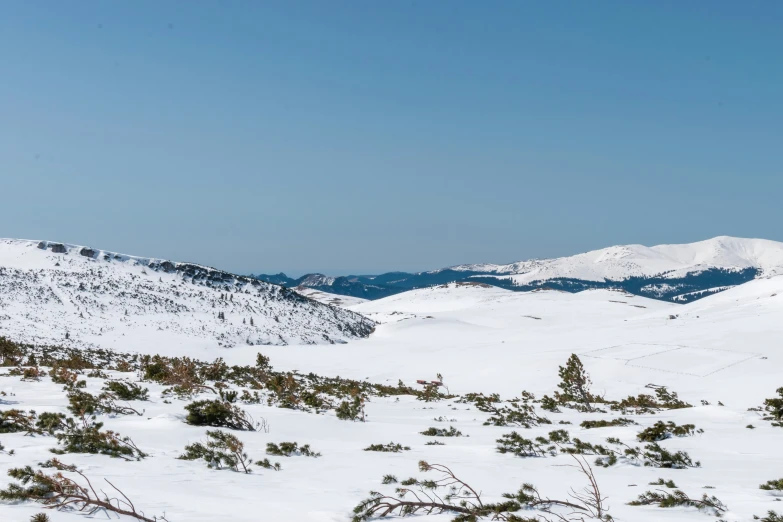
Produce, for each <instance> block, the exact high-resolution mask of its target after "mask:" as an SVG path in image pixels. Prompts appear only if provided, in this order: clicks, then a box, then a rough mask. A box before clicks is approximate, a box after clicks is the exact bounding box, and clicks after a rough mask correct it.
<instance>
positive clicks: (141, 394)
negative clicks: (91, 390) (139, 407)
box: [103, 381, 149, 401]
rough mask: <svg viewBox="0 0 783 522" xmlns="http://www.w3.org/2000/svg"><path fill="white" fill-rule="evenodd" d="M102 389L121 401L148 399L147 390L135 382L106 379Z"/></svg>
mask: <svg viewBox="0 0 783 522" xmlns="http://www.w3.org/2000/svg"><path fill="white" fill-rule="evenodd" d="M103 389H104V391H106V392H109V393H111V394H112V395H114V396H115V397H116V398H117V399H119V400H122V401H146V400H149V390H147V388H142V387H141V386H139V385H138V384H136V383H135V382H126V381H107V382H106V383H105V384H104V385H103Z"/></svg>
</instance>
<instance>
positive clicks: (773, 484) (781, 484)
mask: <svg viewBox="0 0 783 522" xmlns="http://www.w3.org/2000/svg"><path fill="white" fill-rule="evenodd" d="M759 489H764V490H766V491H783V478H782V479H778V480H768V481H767V482H766V483H765V484H761V485H760V486H759Z"/></svg>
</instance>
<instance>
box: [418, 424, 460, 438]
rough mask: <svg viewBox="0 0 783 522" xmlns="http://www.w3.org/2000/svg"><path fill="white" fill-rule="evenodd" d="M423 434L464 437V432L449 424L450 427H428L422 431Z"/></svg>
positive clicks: (428, 435)
mask: <svg viewBox="0 0 783 522" xmlns="http://www.w3.org/2000/svg"><path fill="white" fill-rule="evenodd" d="M421 434H422V435H426V436H427V437H462V432H461V431H459V430H458V429H456V428H455V427H454V426H449V429H445V428H427V429H426V430H424V431H422V432H421Z"/></svg>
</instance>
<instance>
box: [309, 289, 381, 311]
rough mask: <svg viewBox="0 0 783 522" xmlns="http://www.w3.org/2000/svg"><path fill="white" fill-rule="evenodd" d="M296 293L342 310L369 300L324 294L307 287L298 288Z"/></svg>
mask: <svg viewBox="0 0 783 522" xmlns="http://www.w3.org/2000/svg"><path fill="white" fill-rule="evenodd" d="M294 291H295V292H296V293H298V294H302V295H303V296H305V297H309V298H310V299H313V300H315V301H318V302H319V303H324V304H329V305H334V306H339V307H341V308H350V307H351V306H355V305H358V304H362V303H366V302H367V299H362V298H361V297H353V296H350V295H339V294H331V293H329V292H322V291H320V290H316V289H315V288H310V287H307V286H297V287H296V288H294Z"/></svg>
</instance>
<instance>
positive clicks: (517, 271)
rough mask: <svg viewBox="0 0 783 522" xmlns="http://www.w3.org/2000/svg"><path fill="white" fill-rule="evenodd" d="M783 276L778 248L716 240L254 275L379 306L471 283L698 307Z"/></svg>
mask: <svg viewBox="0 0 783 522" xmlns="http://www.w3.org/2000/svg"><path fill="white" fill-rule="evenodd" d="M775 274H783V243H780V242H777V241H769V240H765V239H745V238H735V237H728V236H720V237H716V238H713V239H708V240H706V241H699V242H696V243H688V244H682V245H658V246H653V247H646V246H642V245H625V246H613V247H609V248H604V249H600V250H594V251H591V252H586V253H583V254H578V255H575V256H569V257H560V258H554V259H533V260H528V261H519V262H516V263H511V264H506V265H496V264H473V265H458V266H452V267H449V268H444V269H440V270H433V271H430V272H418V273H408V272H388V273H385V274H381V275H351V276H341V277H329V276H325V275H323V274H307V275H304V276H302V277H300V278H296V279H294V278H290V277H288V276H286V275H285V274H283V273H280V274H274V275H268V274H257V275H251V276H250V277H253V278H255V279H259V280H261V281H266V282H270V283H275V284H280V285H284V286H287V287H292V288H293V287H303V288H310V289H315V290H319V291H322V292H328V293H332V294H338V295H345V296H352V297H360V298H363V299H380V298H382V297H387V296H389V295H394V294H398V293H400V292H405V291H407V290H412V289H416V288H425V287H430V286H435V285H442V284H445V283H450V282H457V281H472V282H476V283H485V284H490V285H493V286H498V287H502V288H507V289H509V290H515V291H523V292H524V291H532V290H538V289H554V290H562V291H566V292H579V291H582V290H587V289H591V288H612V289H619V290H624V291H626V292H629V293H632V294H636V295H641V296H645V297H650V298H653V299H660V300H664V301H672V302H677V303H687V302H690V301H695V300H697V299H700V298H702V297H705V296H707V295H711V294H714V293H717V292H721V291H723V290H726V289H727V288H731V287H733V286H736V285H739V284H742V283H745V282H747V281H750V280H752V279H755V278H757V277H761V276H766V275H775Z"/></svg>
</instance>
